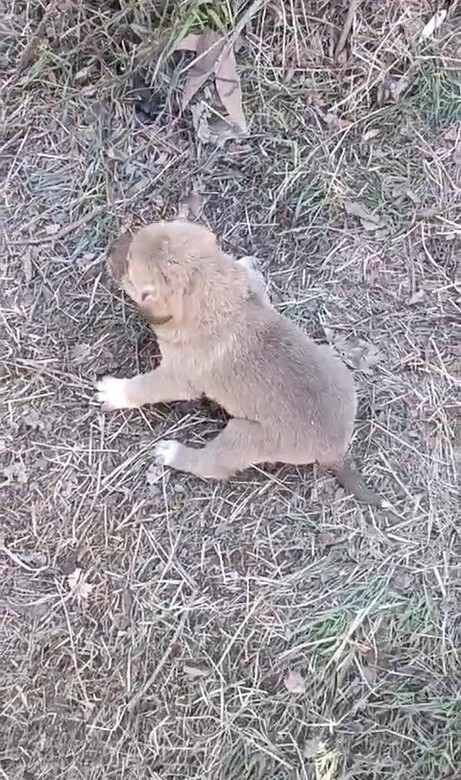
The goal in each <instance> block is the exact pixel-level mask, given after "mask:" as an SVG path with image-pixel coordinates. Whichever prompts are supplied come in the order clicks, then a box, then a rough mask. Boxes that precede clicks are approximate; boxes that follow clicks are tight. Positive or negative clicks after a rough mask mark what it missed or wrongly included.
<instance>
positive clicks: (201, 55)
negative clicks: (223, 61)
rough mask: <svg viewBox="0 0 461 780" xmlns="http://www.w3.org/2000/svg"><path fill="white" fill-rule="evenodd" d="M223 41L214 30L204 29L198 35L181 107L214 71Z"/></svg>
mask: <svg viewBox="0 0 461 780" xmlns="http://www.w3.org/2000/svg"><path fill="white" fill-rule="evenodd" d="M225 43H226V39H225V38H222V37H221V36H220V35H218V33H217V32H215V31H214V30H205V32H203V33H201V34H200V35H199V36H198V40H197V48H196V53H197V57H196V58H195V60H194V62H193V63H192V65H191V67H190V68H189V70H188V75H187V80H186V84H185V87H184V94H183V97H182V107H183V108H186V106H187V105H188V104H189V103H190V101H191V100H192V98H193V97H194V95H195V94H196V92H198V90H199V89H200V87H202V86H203V84H204V83H205V81H206V80H207V79H208V78H209V77H210V76H211V75H212V74H213V73H214V72H215V67H216V63H217V61H218V59H219V56H220V54H221V52H222V50H223V47H224V45H225Z"/></svg>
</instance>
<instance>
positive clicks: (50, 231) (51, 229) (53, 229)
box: [45, 222, 61, 236]
mask: <svg viewBox="0 0 461 780" xmlns="http://www.w3.org/2000/svg"><path fill="white" fill-rule="evenodd" d="M59 230H61V225H59V224H58V223H57V222H52V223H51V224H50V225H46V227H45V233H46V235H47V236H55V235H56V233H57V232H58V231H59Z"/></svg>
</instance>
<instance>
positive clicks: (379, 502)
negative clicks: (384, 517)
mask: <svg viewBox="0 0 461 780" xmlns="http://www.w3.org/2000/svg"><path fill="white" fill-rule="evenodd" d="M328 468H329V469H330V471H332V472H333V474H334V475H335V477H336V479H337V480H338V482H339V484H340V485H342V487H343V488H345V489H346V490H348V491H349V493H352V495H354V496H355V497H356V499H358V501H363V502H364V503H365V504H370V506H379V507H381V508H382V509H389V508H390V506H391V505H390V503H389V501H386V500H385V499H383V498H381V496H378V495H377V493H374V492H373V491H372V490H370V489H369V488H368V487H367V486H366V485H365V484H364V482H363V479H362V476H361V474H360V473H359V472H358V471H357V470H356V469H355V468H354V467H353V466H352V465H351V464H350V463H349V462H348V461H347V460H345V461H343V462H342V463H333V464H329V466H328Z"/></svg>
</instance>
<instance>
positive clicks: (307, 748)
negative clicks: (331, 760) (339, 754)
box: [303, 737, 327, 758]
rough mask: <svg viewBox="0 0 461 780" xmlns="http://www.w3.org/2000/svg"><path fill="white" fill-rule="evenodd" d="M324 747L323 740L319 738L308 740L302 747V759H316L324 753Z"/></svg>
mask: <svg viewBox="0 0 461 780" xmlns="http://www.w3.org/2000/svg"><path fill="white" fill-rule="evenodd" d="M326 747H327V745H326V742H324V741H323V739H320V737H313V738H312V739H308V740H307V741H306V743H305V745H304V750H303V753H304V758H316V757H317V756H319V755H320V754H321V753H324V752H325V750H326Z"/></svg>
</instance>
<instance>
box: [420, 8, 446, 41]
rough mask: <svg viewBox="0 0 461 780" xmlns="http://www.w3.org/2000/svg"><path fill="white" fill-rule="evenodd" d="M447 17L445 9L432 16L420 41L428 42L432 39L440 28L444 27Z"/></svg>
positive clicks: (422, 32) (424, 28)
mask: <svg viewBox="0 0 461 780" xmlns="http://www.w3.org/2000/svg"><path fill="white" fill-rule="evenodd" d="M446 15H447V10H446V9H445V8H442V9H441V10H440V11H437V13H435V14H434V16H431V18H430V19H429V21H428V23H427V24H425V25H424V27H423V29H422V31H421V36H420V41H424V40H427V39H428V38H432V36H433V35H434V33H435V31H436V30H438V29H439V27H441V26H442V24H443V23H444V21H445V17H446Z"/></svg>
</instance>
